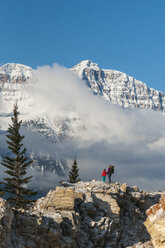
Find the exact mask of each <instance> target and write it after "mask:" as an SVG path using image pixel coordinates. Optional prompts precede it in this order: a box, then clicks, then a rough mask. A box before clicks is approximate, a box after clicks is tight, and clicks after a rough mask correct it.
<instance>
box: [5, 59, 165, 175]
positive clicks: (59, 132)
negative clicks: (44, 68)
mask: <svg viewBox="0 0 165 248" xmlns="http://www.w3.org/2000/svg"><path fill="white" fill-rule="evenodd" d="M66 70H67V69H66ZM66 70H65V72H64V73H66ZM67 71H69V73H70V74H72V75H73V78H74V77H75V73H76V74H77V75H78V76H79V77H80V78H81V79H83V80H78V82H79V83H83V82H84V85H87V86H88V87H89V89H88V88H87V87H85V86H84V87H85V88H86V89H88V91H89V92H90V90H91V91H92V92H93V93H94V95H101V96H102V97H103V99H104V100H106V101H109V102H111V103H113V104H117V105H120V106H121V107H124V108H127V107H128V108H146V109H153V110H160V111H162V112H165V94H164V93H162V92H159V91H156V90H154V89H151V88H149V87H148V86H147V85H146V84H144V83H143V82H141V81H138V80H136V79H135V78H133V77H130V76H128V75H126V74H125V73H122V72H119V71H115V70H105V69H100V68H99V67H98V65H97V64H95V63H93V62H91V61H82V62H81V63H79V64H78V65H76V66H74V67H73V68H71V69H70V70H67ZM48 72H49V70H48ZM66 77H67V75H66V76H65V78H66ZM76 78H78V77H77V76H76ZM71 79H72V78H71ZM45 80H46V79H45ZM51 80H52V79H51ZM43 81H44V80H43ZM57 81H58V80H57ZM44 82H46V81H44ZM37 83H38V79H37V77H36V71H35V70H33V69H32V68H30V67H28V66H25V65H20V64H14V63H12V64H6V65H3V66H2V67H0V134H1V137H0V147H1V149H0V156H1V155H2V154H4V153H6V152H7V146H6V145H4V144H5V134H6V130H7V128H8V124H9V123H10V119H11V116H12V110H13V104H14V103H15V101H17V102H18V106H19V111H20V113H21V116H20V118H21V119H22V120H23V126H22V132H23V133H24V134H25V142H24V143H25V146H26V147H27V150H28V151H29V156H30V157H31V158H32V159H33V161H34V164H33V169H35V170H37V171H38V170H40V171H41V172H43V171H49V172H51V173H54V174H57V175H60V176H61V175H65V174H66V171H67V168H68V167H67V163H66V161H65V159H64V158H63V154H62V152H60V148H61V147H62V145H59V144H63V143H62V142H63V141H64V140H67V139H68V138H70V139H73V138H74V137H75V136H78V133H79V131H82V130H83V132H84V133H85V132H86V128H87V127H86V126H85V124H84V120H83V118H82V116H81V115H80V113H78V112H75V109H74V110H73V111H72V106H67V110H66V111H65V113H61V112H60V111H61V110H60V111H59V112H60V113H58V114H59V115H56V116H55V115H54V113H56V112H57V109H54V106H51V107H50V108H49V111H47V108H46V107H45V102H44V103H42V102H40V98H37V99H35V97H34V96H35V95H34V94H31V92H32V88H30V89H29V86H30V87H31V86H33V85H35V84H37ZM53 83H54V79H53V80H52V85H53ZM76 83H77V81H76ZM46 87H51V84H50V85H49V86H47V85H46ZM46 87H45V88H44V90H45V91H47V88H46ZM68 87H69V86H68ZM35 90H36V89H35ZM62 90H63V88H62V89H61V88H60V89H59V92H60V94H62V93H63V91H62ZM68 90H69V89H68ZM70 91H71V97H72V91H73V85H72V88H71V89H70ZM49 92H51V90H49ZM66 92H67V90H66ZM68 92H69V91H68ZM68 92H67V93H68ZM55 93H56V92H54V91H53V90H52V92H51V94H52V95H51V96H50V98H51V97H53V98H55V97H54V94H55ZM60 94H59V95H60ZM38 95H39V93H38ZM59 95H58V96H59ZM58 96H56V97H58ZM60 96H61V98H62V101H63V100H64V96H63V94H62V95H60ZM65 96H66V94H65ZM90 96H91V94H90ZM92 97H93V96H92ZM93 98H95V97H93ZM104 100H103V101H104ZM46 102H49V95H47V98H46ZM106 105H107V103H106ZM108 106H109V105H108ZM68 109H69V110H68ZM119 109H120V108H119ZM100 112H101V111H100ZM108 125H109V126H110V125H111V123H108ZM93 129H95V126H94V128H93ZM84 133H83V134H84ZM92 137H93V136H92ZM114 137H115V136H114ZM112 140H113V139H112ZM76 142H77V141H76ZM76 142H75V143H74V145H75V146H77V144H78V143H76ZM66 143H67V142H66ZM81 145H82V143H81ZM66 147H67V149H68V153H69V152H70V150H71V147H70V144H69V142H68V144H67V145H66ZM67 155H68V154H67ZM68 156H70V159H71V158H72V157H71V156H72V155H70V154H69V155H68ZM73 156H76V154H75V155H73ZM67 173H68V171H67Z"/></svg>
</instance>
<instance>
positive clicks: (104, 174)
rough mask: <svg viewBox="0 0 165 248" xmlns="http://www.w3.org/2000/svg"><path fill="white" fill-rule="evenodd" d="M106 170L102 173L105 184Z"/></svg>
mask: <svg viewBox="0 0 165 248" xmlns="http://www.w3.org/2000/svg"><path fill="white" fill-rule="evenodd" d="M106 174H107V173H106V169H104V170H103V172H102V178H103V182H105V180H106Z"/></svg>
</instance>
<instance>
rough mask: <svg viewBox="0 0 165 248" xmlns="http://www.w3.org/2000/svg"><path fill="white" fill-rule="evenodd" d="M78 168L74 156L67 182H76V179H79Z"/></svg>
mask: <svg viewBox="0 0 165 248" xmlns="http://www.w3.org/2000/svg"><path fill="white" fill-rule="evenodd" d="M78 172H79V168H78V166H77V160H76V158H75V159H74V160H73V165H72V168H71V170H70V172H69V182H70V183H77V182H78V181H80V179H79V178H78V177H79V173H78Z"/></svg>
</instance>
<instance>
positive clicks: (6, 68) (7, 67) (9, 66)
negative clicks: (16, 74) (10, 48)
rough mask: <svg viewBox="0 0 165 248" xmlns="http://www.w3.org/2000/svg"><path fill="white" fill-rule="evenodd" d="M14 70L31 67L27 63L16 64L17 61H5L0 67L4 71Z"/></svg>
mask: <svg viewBox="0 0 165 248" xmlns="http://www.w3.org/2000/svg"><path fill="white" fill-rule="evenodd" d="M14 70H17V71H18V70H30V71H32V70H33V69H32V68H31V67H29V66H27V65H22V64H17V63H7V64H4V65H3V66H1V67H0V71H4V72H6V73H8V74H9V73H11V72H12V71H14Z"/></svg>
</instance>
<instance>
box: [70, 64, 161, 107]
mask: <svg viewBox="0 0 165 248" xmlns="http://www.w3.org/2000/svg"><path fill="white" fill-rule="evenodd" d="M71 70H72V71H74V72H75V73H77V74H78V75H79V77H80V78H81V79H83V80H85V81H86V83H87V85H88V87H89V88H91V90H92V91H93V93H94V94H99V95H101V96H103V97H104V98H105V99H106V100H108V101H110V102H112V103H113V104H118V105H120V106H121V107H124V108H128V107H129V108H147V109H153V110H160V111H163V112H165V94H164V93H162V92H160V91H157V90H154V89H152V88H149V87H148V86H147V85H146V84H145V83H143V82H141V81H138V80H136V79H135V78H133V77H131V76H128V75H127V74H125V73H123V72H119V71H116V70H105V69H100V68H99V67H98V65H97V64H95V63H93V62H91V61H90V60H85V61H82V62H80V63H79V64H78V65H76V66H74V67H73V68H71Z"/></svg>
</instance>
